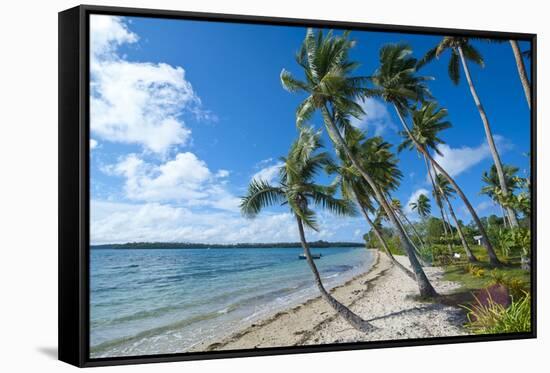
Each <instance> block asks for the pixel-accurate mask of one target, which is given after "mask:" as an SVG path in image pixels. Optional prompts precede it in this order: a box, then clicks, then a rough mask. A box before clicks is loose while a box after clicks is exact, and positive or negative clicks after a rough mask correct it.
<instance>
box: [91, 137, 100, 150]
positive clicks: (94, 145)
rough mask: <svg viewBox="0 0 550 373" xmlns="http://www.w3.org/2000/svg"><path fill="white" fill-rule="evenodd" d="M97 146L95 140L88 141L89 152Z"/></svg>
mask: <svg viewBox="0 0 550 373" xmlns="http://www.w3.org/2000/svg"><path fill="white" fill-rule="evenodd" d="M97 145H98V142H97V140H94V139H90V151H92V150H94V149H95V148H96V147H97Z"/></svg>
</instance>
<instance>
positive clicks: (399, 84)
mask: <svg viewBox="0 0 550 373" xmlns="http://www.w3.org/2000/svg"><path fill="white" fill-rule="evenodd" d="M379 59H380V66H379V68H378V69H377V70H376V71H375V72H374V75H373V76H372V77H371V80H372V82H373V83H374V84H375V86H376V87H377V88H376V89H374V90H372V92H371V94H375V95H377V96H379V97H381V98H382V99H383V100H384V101H386V102H388V103H391V104H393V105H395V107H396V108H397V109H398V110H399V111H400V112H401V114H403V115H406V114H407V109H408V108H409V107H410V106H411V102H413V103H414V102H416V101H423V100H425V99H427V98H430V97H431V94H430V91H429V90H428V86H427V85H426V81H428V80H431V79H432V78H431V77H427V76H419V75H418V74H416V66H417V60H416V58H414V57H412V49H411V47H410V46H408V45H407V44H386V45H384V46H383V47H382V48H381V49H380V53H379Z"/></svg>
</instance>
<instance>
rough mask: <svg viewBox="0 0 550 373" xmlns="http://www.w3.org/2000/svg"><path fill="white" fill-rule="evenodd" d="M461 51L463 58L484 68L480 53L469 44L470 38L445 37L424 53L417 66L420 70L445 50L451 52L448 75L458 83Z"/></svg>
mask: <svg viewBox="0 0 550 373" xmlns="http://www.w3.org/2000/svg"><path fill="white" fill-rule="evenodd" d="M459 49H461V50H462V53H463V54H464V58H465V59H466V60H468V61H471V62H473V63H475V64H477V65H479V66H482V67H483V66H484V61H483V57H482V56H481V53H479V51H478V50H477V49H476V48H475V47H474V46H473V45H472V44H471V43H470V38H464V37H456V36H445V37H444V38H443V39H442V40H441V41H440V42H439V44H437V45H436V46H435V47H434V48H432V49H430V50H429V51H428V52H426V55H424V57H422V58H421V59H420V60H419V61H418V64H417V67H418V68H420V67H422V66H424V65H425V64H427V63H429V62H431V61H432V60H433V59H434V58H437V59H438V58H439V57H440V56H441V55H442V54H443V53H444V52H445V51H446V50H450V51H451V58H450V59H449V66H448V73H449V78H451V80H452V82H453V83H454V84H458V83H459V82H460V53H459Z"/></svg>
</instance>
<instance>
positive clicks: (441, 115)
mask: <svg viewBox="0 0 550 373" xmlns="http://www.w3.org/2000/svg"><path fill="white" fill-rule="evenodd" d="M446 117H447V109H444V108H439V107H438V105H437V103H435V102H424V103H422V106H421V107H420V109H416V110H413V111H412V123H413V126H412V128H411V129H410V133H411V134H412V136H413V137H414V140H416V142H417V143H418V144H419V145H421V146H423V147H424V148H426V149H432V150H434V151H435V152H436V153H437V154H439V155H441V152H440V151H439V150H438V148H437V145H439V144H444V143H445V142H444V141H443V140H442V139H441V138H440V137H439V132H441V131H443V130H445V129H448V128H451V127H452V125H451V123H450V122H449V121H447V120H445V118H446ZM400 134H401V135H402V136H403V142H402V143H401V144H400V145H399V146H398V148H397V150H398V151H402V150H403V149H409V150H412V149H415V148H416V144H415V143H414V141H413V139H411V137H410V136H409V134H408V133H407V132H405V131H401V132H400Z"/></svg>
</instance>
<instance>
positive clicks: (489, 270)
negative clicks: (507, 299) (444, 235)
mask: <svg viewBox="0 0 550 373" xmlns="http://www.w3.org/2000/svg"><path fill="white" fill-rule="evenodd" d="M475 266H476V267H478V268H480V269H483V273H482V274H481V275H479V273H475V272H474V273H472V272H466V271H465V267H466V265H465V264H456V265H450V266H447V267H445V275H444V279H445V280H447V281H453V282H458V283H460V284H462V289H461V290H463V291H464V290H469V291H475V290H479V289H483V288H486V287H488V286H490V285H492V284H493V283H494V281H495V277H497V276H498V277H500V278H504V279H506V280H507V281H511V280H513V279H515V280H517V281H521V282H523V283H525V284H530V281H531V276H530V272H529V271H525V270H523V269H521V268H520V267H519V265H517V264H511V265H510V264H509V265H506V266H503V267H499V268H494V267H492V266H490V265H489V264H486V263H478V264H475Z"/></svg>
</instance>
